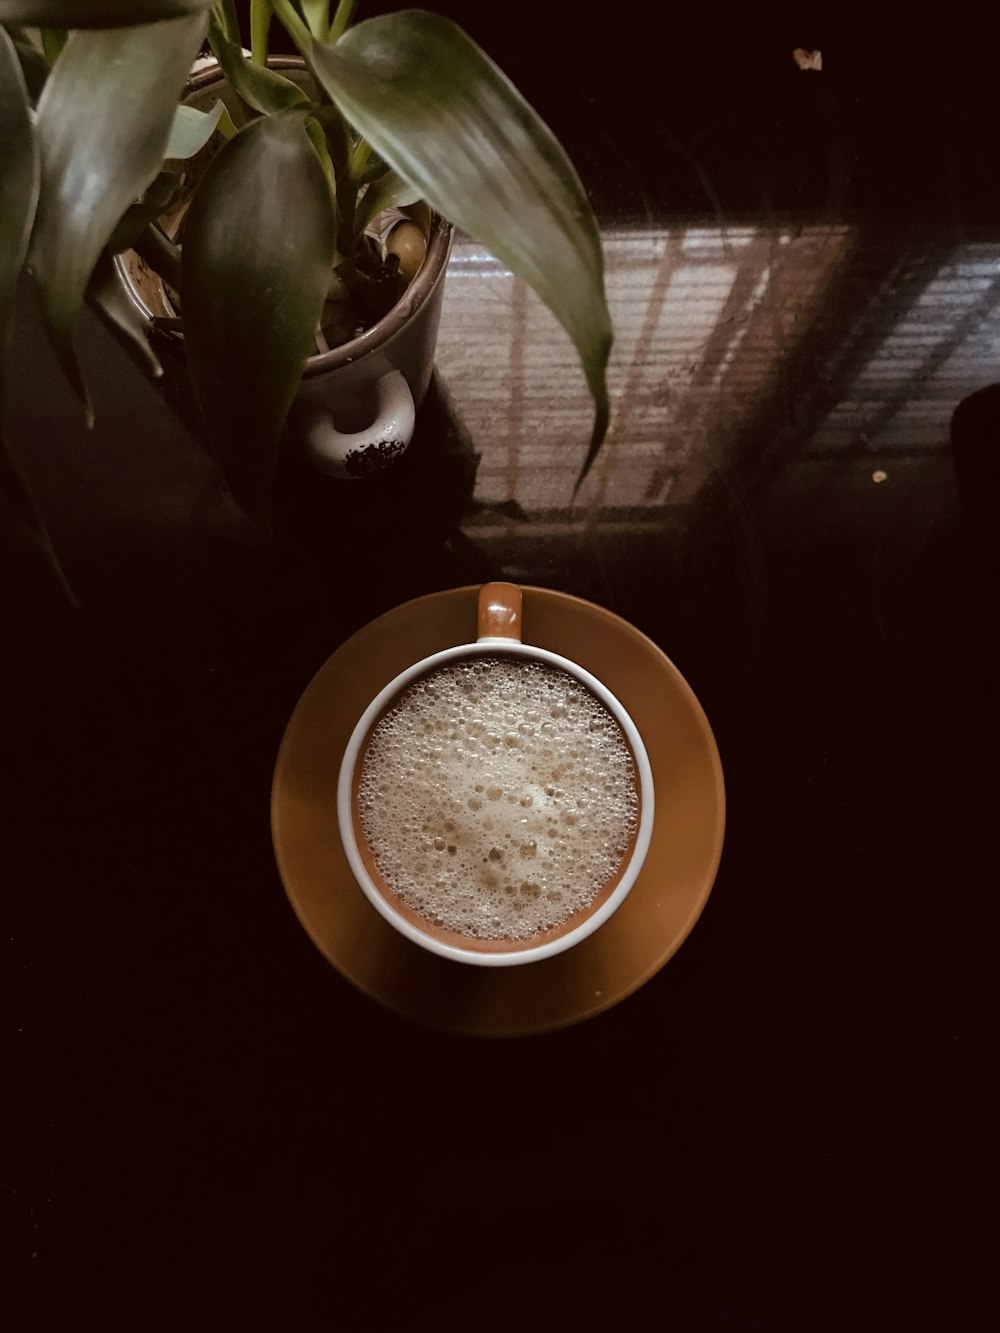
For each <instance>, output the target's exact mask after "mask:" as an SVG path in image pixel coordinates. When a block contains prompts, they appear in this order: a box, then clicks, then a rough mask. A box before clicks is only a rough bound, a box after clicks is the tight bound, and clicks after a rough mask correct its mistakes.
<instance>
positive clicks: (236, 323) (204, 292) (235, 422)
mask: <svg viewBox="0 0 1000 1333" xmlns="http://www.w3.org/2000/svg"><path fill="white" fill-rule="evenodd" d="M303 122H304V115H303V114H302V113H300V112H296V111H288V112H283V113H279V114H278V115H274V116H267V117H265V118H263V119H261V120H256V121H254V122H253V123H252V124H251V125H249V126H248V127H247V128H246V129H245V130H242V131H241V132H240V133H239V134H238V135H236V137H235V138H234V139H231V140H230V141H229V143H227V144H226V145H225V147H224V148H223V149H222V150H221V151H220V152H219V154H218V156H217V157H216V158H215V160H214V161H213V162H212V165H211V166H210V167H209V169H208V171H207V172H206V173H205V176H204V178H203V180H202V182H201V184H200V186H199V187H198V191H197V193H196V194H195V197H194V200H193V202H192V204H191V207H190V209H189V211H188V213H187V217H186V219H185V223H184V262H183V265H182V286H181V313H182V315H183V319H184V342H185V347H186V350H187V356H188V362H189V366H190V372H191V379H192V383H193V386H194V391H195V396H196V398H197V400H198V404H199V407H200V409H201V413H202V416H203V418H204V421H205V425H206V428H207V431H208V436H209V439H210V441H211V443H212V446H213V449H214V451H215V454H216V457H217V458H218V460H219V463H220V466H221V467H222V470H223V472H224V474H225V476H226V478H227V480H228V482H229V485H230V487H231V489H232V491H233V494H234V495H235V497H236V499H237V500H238V502H239V503H240V504H241V505H242V507H243V509H244V511H245V512H246V513H247V515H248V516H249V517H250V518H251V519H253V521H254V522H256V523H257V524H258V525H260V526H262V527H265V528H266V527H267V526H268V523H269V510H270V504H269V498H268V489H267V488H268V483H269V481H270V479H271V475H272V473H273V471H274V465H275V460H276V457H277V446H278V439H279V436H280V434H281V430H282V427H283V425H284V422H285V417H286V416H287V414H288V409H289V407H290V406H291V403H292V399H293V398H294V396H295V390H296V388H297V386H298V382H299V378H300V376H301V374H302V367H303V364H304V362H305V359H306V357H307V356H308V354H309V352H310V350H311V348H312V345H313V336H314V333H315V329H316V325H317V323H318V322H319V318H320V314H321V311H322V308H323V298H324V297H325V295H326V290H327V287H328V285H329V282H330V266H331V262H332V258H333V254H334V251H335V249H336V243H337V235H336V213H335V210H334V206H333V200H332V197H331V193H330V186H329V183H328V181H327V179H326V176H325V174H324V171H323V168H322V167H321V166H320V163H319V160H318V158H317V157H316V154H315V152H314V151H313V148H312V145H311V144H310V142H309V139H308V137H307V135H306V132H305V129H304V126H303Z"/></svg>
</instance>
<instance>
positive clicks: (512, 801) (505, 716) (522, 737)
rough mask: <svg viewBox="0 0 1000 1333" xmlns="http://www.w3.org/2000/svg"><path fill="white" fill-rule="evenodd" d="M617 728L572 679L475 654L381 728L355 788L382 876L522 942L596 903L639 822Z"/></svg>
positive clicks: (441, 918) (452, 924)
mask: <svg viewBox="0 0 1000 1333" xmlns="http://www.w3.org/2000/svg"><path fill="white" fill-rule="evenodd" d="M638 804H639V803H638V797H637V795H636V781H635V767H634V763H633V759H632V754H631V751H630V750H629V747H628V744H627V742H626V740H625V737H624V735H623V734H622V731H621V728H620V727H619V725H618V723H617V722H616V721H615V719H614V718H613V717H612V716H611V714H610V713H609V712H608V710H607V709H606V708H605V707H604V705H603V704H602V703H601V702H600V701H599V700H598V699H597V698H595V696H594V695H593V694H591V693H590V691H589V690H588V689H586V687H585V686H584V685H583V684H582V683H581V682H580V681H578V680H576V678H575V677H573V676H571V675H569V674H568V673H567V672H565V671H561V670H558V669H557V668H553V667H550V666H548V665H546V664H544V663H539V662H532V661H524V660H518V659H514V658H502V657H491V658H485V657H475V658H471V659H468V660H465V661H457V662H454V663H450V664H448V665H446V666H444V667H441V668H439V669H438V670H436V671H434V672H432V673H431V674H430V675H428V676H424V677H422V678H420V679H419V680H417V681H415V682H414V683H413V684H412V685H410V686H409V688H408V689H407V690H406V691H404V693H403V694H402V695H401V696H400V698H399V699H398V700H397V701H396V703H395V704H394V705H393V707H392V708H391V709H390V710H389V711H388V712H387V713H385V714H384V715H383V717H382V718H381V720H380V721H379V722H378V723H377V724H376V726H375V728H374V729H373V731H372V734H371V736H370V738H369V741H368V745H367V748H366V750H365V754H364V758H363V762H362V770H361V779H360V784H359V790H358V806H359V816H360V819H361V825H362V828H363V830H364V833H365V837H366V839H367V841H368V844H369V846H370V847H371V848H372V852H373V855H374V857H375V862H376V865H377V867H378V870H379V873H380V874H381V876H382V878H383V880H384V881H385V883H386V884H387V885H388V886H389V887H390V888H391V889H392V890H394V891H395V892H396V893H398V894H399V896H400V897H401V898H402V899H403V901H404V902H405V903H407V904H408V905H409V906H410V907H411V908H412V909H413V910H414V911H415V912H417V913H418V914H419V915H420V916H422V917H424V918H425V919H426V920H428V921H429V922H430V923H432V924H435V925H437V926H439V927H444V928H445V929H448V930H453V931H458V932H459V933H460V934H463V935H471V936H475V937H477V938H480V939H524V938H526V937H528V936H531V935H534V934H536V933H537V932H539V931H542V930H547V929H549V928H551V927H553V926H558V925H561V924H562V923H563V922H564V921H566V920H567V919H568V918H569V917H570V916H571V915H572V914H573V913H574V912H577V911H579V910H580V909H582V908H585V907H588V906H589V905H590V904H591V903H592V902H593V900H594V898H595V896H596V895H597V893H598V892H599V890H600V889H601V888H603V886H604V885H605V884H606V883H607V882H608V881H609V880H610V879H611V878H612V877H613V876H614V874H615V872H616V870H617V868H618V865H619V863H620V861H621V859H622V856H623V855H624V853H625V851H626V849H627V847H628V845H629V842H630V840H631V838H632V835H633V834H634V832H635V829H636V825H637V822H638Z"/></svg>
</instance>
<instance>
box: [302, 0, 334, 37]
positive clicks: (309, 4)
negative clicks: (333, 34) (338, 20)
mask: <svg viewBox="0 0 1000 1333" xmlns="http://www.w3.org/2000/svg"><path fill="white" fill-rule="evenodd" d="M301 8H302V16H303V18H304V19H305V21H306V22H307V23H308V24H309V31H310V32H311V33H312V35H313V36H314V37H316V38H318V39H319V40H320V41H321V42H325V41H326V40H327V39H328V37H329V35H330V33H329V28H330V2H329V0H301Z"/></svg>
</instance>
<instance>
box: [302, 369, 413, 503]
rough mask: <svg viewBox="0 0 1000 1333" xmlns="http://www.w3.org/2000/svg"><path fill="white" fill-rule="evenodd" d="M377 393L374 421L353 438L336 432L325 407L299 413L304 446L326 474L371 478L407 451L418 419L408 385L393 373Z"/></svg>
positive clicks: (378, 387)
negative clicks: (370, 476) (371, 475)
mask: <svg viewBox="0 0 1000 1333" xmlns="http://www.w3.org/2000/svg"><path fill="white" fill-rule="evenodd" d="M375 394H376V399H377V408H376V414H375V420H374V421H373V422H372V423H371V425H370V426H368V427H367V429H365V430H361V431H357V432H355V433H354V434H351V435H348V434H345V433H344V432H343V431H339V430H337V428H336V426H335V425H334V424H333V418H332V417H331V415H330V413H329V412H328V411H327V410H326V409H325V408H322V407H315V408H312V409H308V410H307V411H306V412H302V413H300V415H299V430H300V433H301V439H302V446H303V448H304V449H305V452H306V453H307V454H308V455H309V457H310V458H311V459H312V461H313V462H314V463H315V464H316V466H317V467H318V468H320V469H321V470H322V471H323V472H328V473H330V474H331V475H332V476H334V477H364V476H368V475H370V474H371V473H373V472H379V471H381V469H382V468H383V467H384V466H385V464H386V463H388V462H390V461H391V460H392V459H393V458H395V457H396V456H397V455H399V454H401V453H403V451H404V450H405V449H406V448H407V446H408V445H409V443H410V440H411V439H412V438H413V430H414V426H415V425H416V416H417V414H416V408H415V407H414V404H413V395H412V394H411V393H410V387H409V385H408V384H407V383H406V380H405V379H404V378H403V376H402V374H401V373H400V372H399V371H398V370H390V371H389V372H388V373H387V374H385V375H383V376H382V378H381V379H380V380H379V382H378V385H377V387H376V390H375Z"/></svg>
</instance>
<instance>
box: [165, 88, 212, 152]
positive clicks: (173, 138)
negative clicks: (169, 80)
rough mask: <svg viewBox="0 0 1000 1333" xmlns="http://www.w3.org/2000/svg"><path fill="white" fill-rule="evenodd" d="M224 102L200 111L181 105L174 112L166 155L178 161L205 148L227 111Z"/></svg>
mask: <svg viewBox="0 0 1000 1333" xmlns="http://www.w3.org/2000/svg"><path fill="white" fill-rule="evenodd" d="M225 109H226V108H225V106H224V105H223V103H222V102H216V104H215V106H213V107H212V109H211V111H199V110H198V108H197V107H193V106H179V107H178V108H177V110H176V111H175V112H174V123H173V124H172V125H171V127H170V138H169V139H168V140H167V147H166V150H165V152H164V154H163V155H164V157H165V158H167V159H168V160H172V161H177V160H179V159H182V158H187V157H194V155H195V153H197V152H198V150H199V149H201V148H204V147H205V145H206V144H207V143H208V141H209V139H211V137H212V135H213V134H214V132H215V127H216V125H218V123H219V121H220V120H221V119H222V113H223V111H225Z"/></svg>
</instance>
